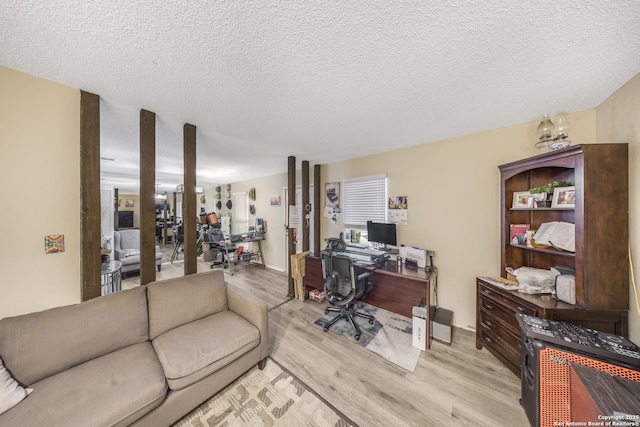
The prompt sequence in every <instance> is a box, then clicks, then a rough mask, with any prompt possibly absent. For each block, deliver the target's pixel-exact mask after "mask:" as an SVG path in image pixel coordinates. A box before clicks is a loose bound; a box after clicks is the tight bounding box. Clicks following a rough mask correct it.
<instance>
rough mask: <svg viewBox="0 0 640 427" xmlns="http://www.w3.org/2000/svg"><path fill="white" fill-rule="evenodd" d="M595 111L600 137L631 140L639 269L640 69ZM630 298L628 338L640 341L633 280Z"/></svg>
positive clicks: (632, 221) (632, 232) (632, 225)
mask: <svg viewBox="0 0 640 427" xmlns="http://www.w3.org/2000/svg"><path fill="white" fill-rule="evenodd" d="M596 114H597V121H596V137H597V139H598V140H599V141H608V142H627V143H629V240H630V245H631V255H632V260H633V261H635V266H636V272H637V268H638V267H637V266H638V265H640V241H639V239H638V236H640V226H639V224H640V171H639V170H638V165H640V73H639V74H636V76H635V77H634V78H633V79H631V80H630V81H629V82H628V83H627V84H625V85H624V86H623V87H621V88H620V89H619V90H617V91H616V92H615V93H614V94H613V95H611V96H610V97H609V98H608V99H607V100H605V101H604V102H603V103H602V104H600V106H598V108H596ZM633 257H635V258H633ZM636 277H640V276H636ZM636 280H638V279H636ZM629 302H630V305H629V330H630V334H629V338H631V341H634V342H636V343H640V307H638V300H637V298H636V294H635V291H634V289H633V283H632V284H631V286H630V288H629Z"/></svg>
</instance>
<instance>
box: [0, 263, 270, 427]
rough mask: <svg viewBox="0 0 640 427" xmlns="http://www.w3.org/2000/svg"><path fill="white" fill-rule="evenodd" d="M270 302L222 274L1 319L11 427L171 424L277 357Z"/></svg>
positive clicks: (3, 421)
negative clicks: (272, 349)
mask: <svg viewBox="0 0 640 427" xmlns="http://www.w3.org/2000/svg"><path fill="white" fill-rule="evenodd" d="M267 327H268V326H267V304H266V303H264V302H263V301H261V300H259V299H257V298H256V297H254V296H253V295H252V294H251V293H250V292H247V291H244V290H241V289H238V288H236V287H234V286H232V285H231V284H227V283H225V280H224V273H223V272H222V271H220V270H217V271H212V272H207V273H201V274H192V275H189V276H184V277H180V278H176V279H169V280H164V281H156V282H153V283H150V284H149V285H147V286H141V287H136V288H134V289H130V290H126V291H122V292H116V293H113V294H110V295H106V296H102V297H98V298H95V299H93V300H90V301H87V302H84V303H81V304H76V305H70V306H65V307H59V308H54V309H50V310H46V311H42V312H38V313H31V314H26V315H22V316H17V317H8V318H4V319H2V320H0V358H1V359H2V360H3V361H4V365H5V367H6V369H7V370H8V371H9V372H10V373H11V375H12V376H13V377H14V378H15V379H16V380H17V381H18V382H19V383H20V384H21V385H22V386H25V387H29V388H30V389H33V392H31V394H29V395H28V396H27V397H26V398H25V399H24V400H22V402H21V403H19V404H18V405H16V406H15V407H13V408H12V409H9V410H8V411H7V412H5V413H4V414H2V415H0V425H1V426H3V427H8V426H21V427H24V426H45V425H46V426H48V427H50V426H83V427H84V426H126V425H136V426H166V425H170V424H171V423H173V422H175V421H177V420H179V419H180V418H181V417H182V416H184V415H186V414H187V413H189V411H191V410H192V409H194V408H195V407H197V406H198V405H199V404H201V403H202V402H203V401H205V400H207V399H208V398H209V397H211V396H213V395H214V394H216V393H217V392H218V391H220V390H221V389H222V388H224V387H225V386H226V385H228V384H230V383H231V382H233V381H234V380H235V379H236V378H238V377H239V376H240V375H241V374H243V373H244V372H246V371H248V370H249V369H251V368H252V367H253V366H254V365H256V364H257V365H258V366H259V367H260V368H262V367H264V362H265V359H266V357H267V356H268V329H267Z"/></svg>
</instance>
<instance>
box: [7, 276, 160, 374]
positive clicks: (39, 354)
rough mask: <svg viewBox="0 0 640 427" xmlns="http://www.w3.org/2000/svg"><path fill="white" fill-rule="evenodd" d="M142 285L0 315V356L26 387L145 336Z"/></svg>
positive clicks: (143, 339)
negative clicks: (35, 310) (62, 304)
mask: <svg viewBox="0 0 640 427" xmlns="http://www.w3.org/2000/svg"><path fill="white" fill-rule="evenodd" d="M145 291H146V289H145V287H144V286H140V287H136V288H134V289H130V290H126V291H122V292H116V293H113V294H109V295H106V296H103V297H98V298H94V299H92V300H89V301H87V302H84V303H81V304H75V305H69V306H65V307H57V308H53V309H50V310H45V311H41V312H38V313H31V314H25V315H22V316H16V317H6V318H4V319H2V320H0V355H2V359H3V361H4V364H5V366H6V367H7V369H8V370H9V371H10V372H11V374H12V375H13V377H14V378H15V379H16V380H17V381H18V382H20V383H22V384H25V385H27V386H30V385H31V384H33V383H35V382H36V381H39V380H41V379H43V378H46V377H48V376H51V375H54V374H57V373H58V372H62V371H64V370H65V369H69V368H71V367H72V366H75V365H77V364H79V363H82V362H85V361H87V360H90V359H93V358H95V357H98V356H102V355H103V354H106V353H109V352H112V351H115V350H119V349H121V348H124V347H127V346H129V345H131V344H135V343H139V342H143V341H147V340H148V339H149V335H148V333H149V331H148V317H147V300H146V294H145Z"/></svg>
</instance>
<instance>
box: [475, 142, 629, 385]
mask: <svg viewBox="0 0 640 427" xmlns="http://www.w3.org/2000/svg"><path fill="white" fill-rule="evenodd" d="M499 168H500V176H501V198H500V212H501V274H502V276H503V277H506V274H507V273H506V270H505V268H506V267H512V268H513V269H517V268H519V267H522V266H528V267H535V268H541V269H549V268H551V267H554V266H565V267H569V268H572V269H575V283H576V290H575V294H576V304H575V305H570V304H566V303H563V302H561V301H557V300H556V299H555V298H554V297H553V296H552V295H549V294H544V295H529V294H524V293H520V292H517V291H506V290H504V289H501V288H499V287H496V286H494V285H492V284H490V283H488V282H485V281H483V280H481V279H478V280H477V316H476V347H477V348H479V349H480V348H483V347H486V348H487V349H488V350H489V351H491V352H492V353H493V354H494V355H495V356H496V357H498V359H500V360H501V361H502V362H503V363H505V365H507V366H508V367H509V368H510V369H511V370H512V371H514V373H516V374H518V375H519V372H520V359H519V357H520V356H519V355H520V349H519V346H520V329H519V327H518V323H517V321H516V318H515V313H518V312H522V313H526V314H532V315H534V316H538V317H544V318H550V319H556V320H565V321H569V322H573V323H576V324H580V325H583V326H585V327H588V328H592V329H597V330H601V331H606V332H613V333H616V334H619V335H625V336H626V335H628V331H627V310H628V307H629V264H628V257H627V247H628V240H629V211H628V145H627V144H587V145H576V146H573V147H568V148H565V149H562V150H558V151H553V152H549V153H545V154H540V155H538V156H534V157H531V158H528V159H524V160H521V161H517V162H513V163H509V164H506V165H502V166H500V167H499ZM552 181H569V182H572V183H574V184H575V208H573V209H557V208H524V209H523V208H518V209H514V208H512V201H513V194H514V193H515V192H521V191H527V190H529V189H530V188H533V187H539V186H542V185H544V184H546V183H548V182H552ZM551 221H563V222H570V223H573V224H575V249H576V250H575V253H570V252H562V251H558V250H555V249H553V248H549V249H538V248H534V247H529V246H527V245H525V244H513V243H512V242H511V241H510V237H511V236H510V225H511V224H530V226H531V229H532V230H536V229H538V228H539V227H540V225H541V224H542V223H547V222H551Z"/></svg>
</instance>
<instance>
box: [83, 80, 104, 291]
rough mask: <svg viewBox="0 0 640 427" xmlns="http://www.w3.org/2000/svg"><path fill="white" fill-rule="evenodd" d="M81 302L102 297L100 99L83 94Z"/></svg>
mask: <svg viewBox="0 0 640 427" xmlns="http://www.w3.org/2000/svg"><path fill="white" fill-rule="evenodd" d="M80 165H81V166H80V207H81V208H80V209H81V210H80V236H81V238H80V242H81V247H80V255H81V258H80V259H81V260H82V261H81V266H80V269H81V270H80V271H81V282H82V289H81V298H82V301H86V300H89V299H92V298H95V297H99V296H100V294H101V285H100V244H101V239H100V237H101V233H100V231H101V227H100V223H101V212H102V210H101V208H100V97H99V96H98V95H95V94H93V93H89V92H84V91H80Z"/></svg>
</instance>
